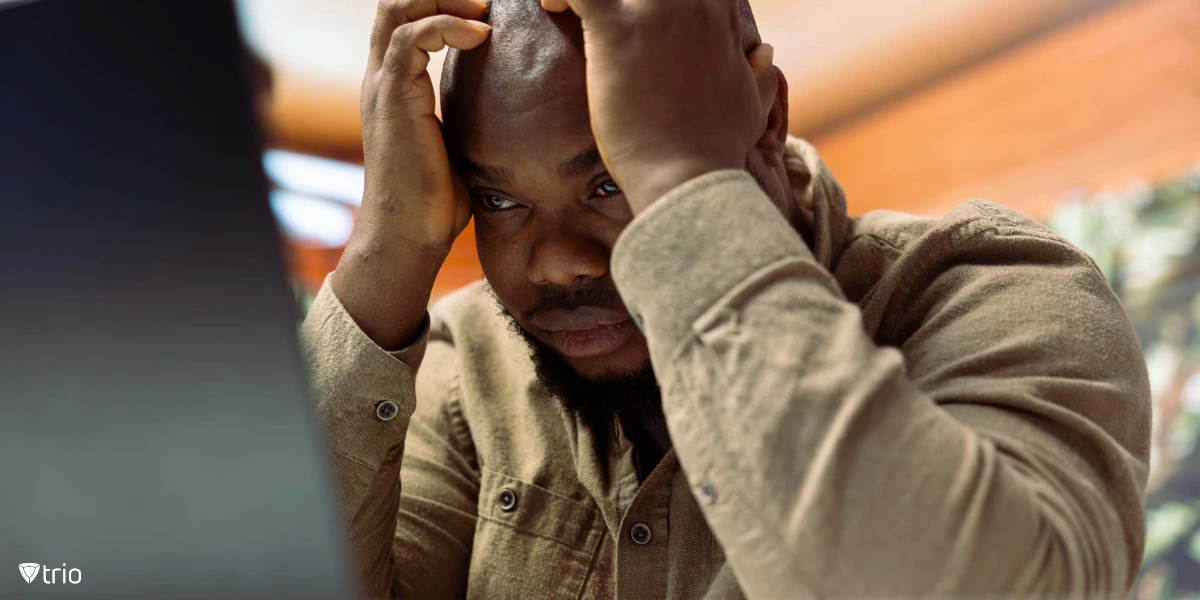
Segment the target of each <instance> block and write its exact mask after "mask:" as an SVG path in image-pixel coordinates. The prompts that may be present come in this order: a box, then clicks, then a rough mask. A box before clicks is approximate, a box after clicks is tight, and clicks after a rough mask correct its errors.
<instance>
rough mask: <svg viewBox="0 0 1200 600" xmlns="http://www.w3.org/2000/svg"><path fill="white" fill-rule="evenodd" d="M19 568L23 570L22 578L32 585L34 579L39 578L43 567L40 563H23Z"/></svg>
mask: <svg viewBox="0 0 1200 600" xmlns="http://www.w3.org/2000/svg"><path fill="white" fill-rule="evenodd" d="M17 567H18V568H20V569H21V577H24V578H25V583H32V582H33V578H34V577H37V574H38V571H39V570H41V568H42V565H40V564H38V563H21V564H19V565H17Z"/></svg>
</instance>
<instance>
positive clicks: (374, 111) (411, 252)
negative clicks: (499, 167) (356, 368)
mask: <svg viewBox="0 0 1200 600" xmlns="http://www.w3.org/2000/svg"><path fill="white" fill-rule="evenodd" d="M486 8H487V6H486V4H485V3H484V2H483V0H382V1H381V2H380V3H379V11H378V15H377V16H376V19H375V28H374V30H373V31H372V34H371V52H370V57H369V59H368V61H367V73H366V75H365V76H364V78H363V85H362V104H361V109H362V130H363V152H364V155H365V159H366V183H365V189H364V190H363V203H362V211H361V212H360V213H359V216H358V220H357V222H356V223H355V226H354V232H353V234H351V236H350V241H349V243H348V244H347V246H346V251H345V253H344V254H343V255H342V259H341V261H340V262H339V263H338V268H337V271H336V272H335V273H334V275H333V279H332V282H331V283H332V285H333V290H334V292H335V293H336V294H337V296H338V298H339V299H340V300H341V301H342V304H343V305H344V306H345V307H346V310H347V311H348V312H349V313H350V316H352V317H353V318H354V320H355V322H357V323H358V325H359V327H360V328H362V330H363V331H364V332H365V333H366V334H367V335H368V336H369V337H370V338H371V339H372V340H374V341H375V343H377V344H379V345H380V346H383V347H384V348H389V349H390V348H399V347H403V346H405V345H407V344H409V343H411V342H412V341H413V339H414V338H415V337H416V336H417V334H418V333H420V327H421V325H422V320H423V318H424V315H425V308H426V305H427V304H428V303H429V297H430V294H431V293H432V290H433V280H434V279H435V278H436V276H437V272H438V270H439V269H440V268H441V265H442V262H443V261H445V258H446V255H447V254H448V253H449V252H450V246H451V245H452V244H453V242H454V239H455V238H456V237H458V235H459V234H460V233H462V230H463V229H464V228H465V227H466V225H467V222H468V221H469V220H470V216H471V213H470V208H469V206H468V204H467V200H466V194H465V192H464V190H463V189H462V186H461V185H460V184H459V183H458V182H456V181H455V179H454V176H453V171H452V170H451V168H450V164H449V160H448V158H447V154H446V146H445V142H444V141H443V139H442V130H441V123H440V122H439V121H438V119H437V117H436V116H434V105H435V100H434V94H433V81H432V80H431V78H430V77H429V73H428V72H426V70H425V69H426V67H427V66H428V65H429V53H431V52H437V51H439V50H441V49H443V48H445V47H446V46H451V47H454V48H458V49H461V50H468V49H471V48H475V47H477V46H479V45H480V44H482V43H483V41H484V40H486V39H487V36H488V34H489V32H490V31H491V28H490V27H488V26H487V25H485V24H483V23H480V22H477V21H472V20H470V19H480V18H482V17H483V15H484V12H485V10H486Z"/></svg>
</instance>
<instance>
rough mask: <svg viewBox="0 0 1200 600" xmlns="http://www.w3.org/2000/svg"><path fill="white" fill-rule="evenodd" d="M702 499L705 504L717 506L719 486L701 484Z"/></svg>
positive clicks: (708, 483) (709, 483)
mask: <svg viewBox="0 0 1200 600" xmlns="http://www.w3.org/2000/svg"><path fill="white" fill-rule="evenodd" d="M700 499H701V500H704V503H705V504H715V503H716V502H717V486H715V485H713V484H712V483H711V482H708V481H705V482H704V483H701V484H700Z"/></svg>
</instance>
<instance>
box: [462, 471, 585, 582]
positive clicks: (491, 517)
mask: <svg viewBox="0 0 1200 600" xmlns="http://www.w3.org/2000/svg"><path fill="white" fill-rule="evenodd" d="M603 524H604V520H603V519H602V518H601V517H600V513H599V512H598V511H597V510H596V508H595V507H594V506H592V505H590V504H587V503H584V502H582V501H579V500H574V499H572V498H569V497H567V496H565V495H562V494H559V493H556V492H552V491H550V490H548V489H546V488H544V487H541V486H538V485H535V484H532V483H529V482H526V481H522V480H519V479H516V478H514V477H510V476H508V475H504V474H502V473H497V472H495V471H490V470H487V469H483V472H482V480H481V481H480V490H479V519H478V521H477V524H476V527H475V542H474V548H473V550H472V553H471V571H470V575H469V577H468V580H467V597H468V598H488V599H492V598H497V599H504V598H522V599H524V598H548V599H554V598H564V599H565V598H571V599H574V598H578V597H579V595H580V592H581V590H582V589H583V586H584V585H585V584H586V583H587V579H588V576H589V574H590V573H589V571H590V569H591V565H592V562H593V560H592V559H593V556H594V555H595V553H596V550H597V547H598V546H599V544H600V540H601V538H602V537H603V535H604V525H603Z"/></svg>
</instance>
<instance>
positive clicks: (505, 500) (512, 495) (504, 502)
mask: <svg viewBox="0 0 1200 600" xmlns="http://www.w3.org/2000/svg"><path fill="white" fill-rule="evenodd" d="M499 501H500V510H502V511H504V512H512V511H513V509H515V508H516V507H517V493H516V492H514V491H512V490H511V489H509V488H504V489H502V490H500V497H499Z"/></svg>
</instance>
